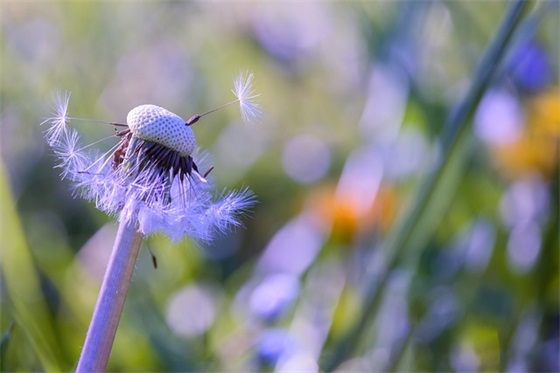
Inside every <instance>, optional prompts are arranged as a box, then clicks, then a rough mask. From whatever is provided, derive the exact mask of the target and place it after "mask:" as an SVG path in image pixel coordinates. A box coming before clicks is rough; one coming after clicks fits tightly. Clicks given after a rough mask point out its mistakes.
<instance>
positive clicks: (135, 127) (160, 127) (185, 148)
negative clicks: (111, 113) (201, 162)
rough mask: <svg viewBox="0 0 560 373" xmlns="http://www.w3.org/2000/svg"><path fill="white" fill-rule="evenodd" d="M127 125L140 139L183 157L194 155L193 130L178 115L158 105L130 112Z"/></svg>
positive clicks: (139, 107)
mask: <svg viewBox="0 0 560 373" xmlns="http://www.w3.org/2000/svg"><path fill="white" fill-rule="evenodd" d="M126 123H127V124H128V127H129V128H130V131H131V132H132V134H133V135H134V136H136V137H138V138H139V139H142V140H147V141H152V142H155V143H158V144H161V145H163V146H165V147H167V148H169V149H173V150H175V151H177V152H179V154H181V155H182V156H187V155H190V154H192V152H193V151H194V148H195V146H196V139H195V138H194V132H193V130H192V129H191V128H190V127H189V126H187V125H186V124H185V121H184V120H183V119H181V117H179V116H178V115H176V114H173V113H172V112H170V111H168V110H165V109H164V108H162V107H159V106H156V105H140V106H137V107H135V108H134V109H132V110H130V112H129V113H128V115H127V116H126Z"/></svg>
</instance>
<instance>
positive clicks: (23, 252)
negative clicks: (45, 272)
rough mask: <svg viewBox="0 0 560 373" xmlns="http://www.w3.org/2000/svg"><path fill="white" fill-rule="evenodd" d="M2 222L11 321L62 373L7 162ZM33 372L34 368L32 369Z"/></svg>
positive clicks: (0, 196) (0, 192) (0, 194)
mask: <svg viewBox="0 0 560 373" xmlns="http://www.w3.org/2000/svg"><path fill="white" fill-rule="evenodd" d="M0 201H2V203H1V204H0V221H1V222H2V241H3V242H2V250H1V255H0V268H1V269H2V274H3V279H4V286H5V289H6V291H7V297H8V299H9V303H10V305H11V307H10V309H11V310H12V311H13V315H11V317H12V318H13V319H14V320H15V322H16V323H17V325H18V328H20V329H21V330H23V331H24V333H25V335H26V336H27V338H28V339H29V341H30V343H31V344H32V346H33V348H34V350H35V352H36V353H37V356H38V358H39V360H40V361H41V364H42V366H43V368H44V370H46V371H49V372H53V371H60V367H59V366H58V364H57V361H60V360H58V359H57V358H56V356H57V355H55V351H56V350H57V348H56V346H57V344H56V343H55V340H56V339H55V334H54V331H53V328H52V325H51V322H52V319H51V317H50V316H49V312H48V309H47V305H46V304H45V302H44V298H43V294H42V292H41V288H40V284H39V278H38V276H37V273H36V271H35V268H34V266H33V261H32V257H31V253H30V252H29V248H28V246H27V242H26V240H25V236H24V234H23V229H22V227H21V223H20V221H19V216H18V213H17V211H16V207H15V203H14V200H13V198H12V195H11V192H10V188H9V185H8V181H7V179H6V173H5V169H4V163H3V161H2V162H0ZM29 368H32V367H29Z"/></svg>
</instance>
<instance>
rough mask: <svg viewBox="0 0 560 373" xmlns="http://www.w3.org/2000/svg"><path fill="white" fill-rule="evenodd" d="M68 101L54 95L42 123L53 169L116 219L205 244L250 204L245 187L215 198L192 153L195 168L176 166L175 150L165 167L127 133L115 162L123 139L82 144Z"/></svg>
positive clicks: (236, 220) (202, 167)
mask: <svg viewBox="0 0 560 373" xmlns="http://www.w3.org/2000/svg"><path fill="white" fill-rule="evenodd" d="M68 99H69V94H61V95H57V96H56V102H55V107H56V108H57V113H56V114H55V115H53V116H51V117H50V118H47V120H46V121H45V122H43V124H49V126H50V127H49V128H48V129H47V131H46V134H45V136H46V138H47V142H48V143H49V145H50V146H51V147H52V148H53V150H54V154H55V155H56V157H57V161H58V163H57V164H56V166H55V167H57V168H60V169H61V177H62V178H63V179H67V180H69V181H71V182H72V186H73V188H74V189H75V190H76V192H77V193H78V194H79V195H80V196H81V197H83V198H85V199H87V200H90V201H93V202H94V203H95V205H96V207H97V208H98V209H100V210H102V211H104V212H106V213H108V214H109V215H112V216H115V217H117V219H118V220H119V222H121V223H122V222H133V223H136V224H137V226H138V229H139V231H140V232H142V233H143V234H144V235H150V234H153V233H163V234H166V235H168V236H169V237H170V238H171V239H172V240H174V241H179V240H181V239H182V238H183V237H184V236H189V237H190V238H192V239H193V240H195V241H201V242H204V243H209V242H210V241H211V240H212V239H213V238H214V237H215V236H216V235H218V234H221V233H225V232H227V231H228V230H229V229H230V228H232V227H236V226H240V225H241V221H240V218H241V216H242V215H243V213H244V212H245V211H246V210H247V209H248V208H250V207H251V206H252V205H253V203H254V198H253V195H252V193H251V192H250V191H248V190H242V191H234V192H230V193H227V194H223V195H219V196H216V194H215V189H214V186H213V185H212V183H211V182H210V181H208V180H207V179H206V178H205V177H204V176H203V175H201V174H199V173H198V168H199V169H200V170H207V169H208V167H206V166H205V165H204V164H202V163H201V161H199V160H198V159H197V154H196V152H195V154H194V155H193V156H194V159H197V165H195V166H194V167H193V166H188V167H187V166H184V165H183V164H181V167H183V168H180V169H178V168H176V167H177V165H179V163H177V161H176V158H177V157H178V155H175V154H173V156H172V158H167V160H169V159H171V160H172V163H171V164H172V165H173V166H171V167H165V166H162V164H163V163H162V160H161V159H154V158H153V157H152V158H149V157H148V156H147V154H152V156H153V154H155V153H149V151H150V150H149V148H148V146H153V145H154V144H149V143H147V142H146V141H143V140H139V139H136V138H135V137H134V135H133V134H132V133H129V136H130V137H129V139H130V142H129V143H127V144H128V148H127V151H126V155H124V157H123V158H122V159H121V158H119V160H120V161H118V162H117V161H116V154H117V153H118V152H119V149H120V148H119V145H121V144H123V138H122V137H121V143H120V144H116V145H115V146H113V147H112V148H111V149H109V151H107V152H106V153H100V152H98V151H96V150H95V149H94V147H93V146H91V145H86V146H83V145H81V144H80V137H79V134H78V132H77V131H76V130H75V129H74V128H69V126H68V122H71V121H72V120H73V119H75V120H80V121H81V120H82V119H80V118H71V117H69V116H68V114H67V112H68V102H69V101H68ZM111 138H113V139H116V138H115V137H111ZM115 142H116V141H115ZM155 145H157V146H160V147H161V145H158V144H155ZM164 150H167V149H164ZM184 160H186V159H184ZM191 161H192V162H194V161H193V159H192V158H191ZM193 165H194V163H193ZM196 166H198V168H196ZM184 167H187V168H184ZM191 167H192V168H191ZM184 170H188V172H185V171H184Z"/></svg>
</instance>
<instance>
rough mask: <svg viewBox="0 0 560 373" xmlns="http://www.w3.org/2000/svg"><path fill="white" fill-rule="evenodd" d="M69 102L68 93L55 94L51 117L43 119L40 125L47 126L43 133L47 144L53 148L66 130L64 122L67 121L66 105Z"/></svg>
mask: <svg viewBox="0 0 560 373" xmlns="http://www.w3.org/2000/svg"><path fill="white" fill-rule="evenodd" d="M69 102H70V92H68V91H64V92H56V93H55V95H54V97H53V105H52V112H51V116H50V117H48V118H47V119H45V120H44V121H43V122H42V123H41V125H43V124H49V127H48V128H47V130H46V131H45V138H46V139H47V143H48V144H49V145H51V146H53V145H54V144H55V143H56V142H57V141H59V139H60V138H61V136H62V135H63V133H64V132H65V131H66V130H67V128H66V122H67V121H68V103H69Z"/></svg>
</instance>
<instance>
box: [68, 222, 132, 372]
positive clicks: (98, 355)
mask: <svg viewBox="0 0 560 373" xmlns="http://www.w3.org/2000/svg"><path fill="white" fill-rule="evenodd" d="M142 238H143V235H142V234H141V233H140V232H138V230H137V228H136V226H135V225H133V224H130V223H122V224H120V226H119V230H118V232H117V237H116V239H115V244H114V246H113V253H112V254H111V259H110V260H109V265H108V267H107V272H105V277H104V278H103V284H102V285H101V290H100V291H99V298H98V299H97V304H96V305H95V311H94V312H93V316H92V318H91V322H90V324H89V329H88V332H87V335H86V341H85V343H84V348H83V349H82V354H81V356H80V361H79V362H78V367H77V368H76V372H78V373H84V372H103V371H105V370H106V368H107V361H108V360H109V355H110V354H111V348H112V346H113V341H114V340H115V334H116V333H117V327H118V325H119V320H120V318H121V314H122V310H123V307H124V301H125V299H126V293H127V291H128V286H129V285H130V278H131V277H132V271H133V269H134V265H135V263H136V258H137V257H138V252H139V251H140V244H141V243H142Z"/></svg>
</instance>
